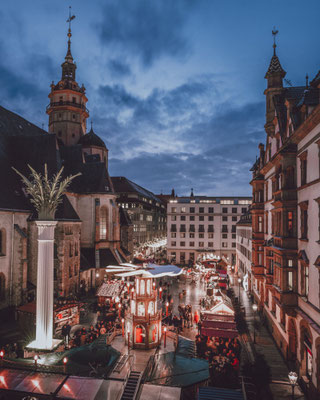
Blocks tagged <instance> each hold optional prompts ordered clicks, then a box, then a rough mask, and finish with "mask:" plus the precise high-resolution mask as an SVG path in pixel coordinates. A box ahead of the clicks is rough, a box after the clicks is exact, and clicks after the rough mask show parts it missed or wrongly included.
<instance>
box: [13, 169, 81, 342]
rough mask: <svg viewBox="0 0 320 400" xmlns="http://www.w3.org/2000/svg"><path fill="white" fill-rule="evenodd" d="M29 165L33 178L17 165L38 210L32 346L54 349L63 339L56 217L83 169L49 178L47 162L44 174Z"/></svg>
mask: <svg viewBox="0 0 320 400" xmlns="http://www.w3.org/2000/svg"><path fill="white" fill-rule="evenodd" d="M28 167H29V169H30V171H31V175H30V179H28V178H26V177H25V176H24V175H23V174H21V172H19V171H17V170H16V169H15V168H13V170H14V171H15V172H16V173H17V174H18V175H19V176H20V177H21V178H22V182H23V184H24V187H25V190H26V193H27V194H28V195H29V196H30V202H31V203H32V204H33V205H34V207H35V209H36V211H37V213H38V220H37V221H36V224H37V226H38V264H37V311H36V340H35V341H33V342H31V343H30V344H29V345H28V347H29V348H34V349H41V350H52V349H53V348H54V347H55V346H56V345H57V344H58V343H59V342H60V340H55V339H53V244H54V229H55V226H56V224H57V222H56V221H54V217H55V213H56V211H57V208H58V205H59V204H60V203H61V202H62V196H63V194H64V192H65V191H66V190H67V188H68V186H69V185H70V183H71V181H72V180H73V179H74V178H75V177H77V176H79V175H81V173H78V174H76V175H71V176H68V177H67V178H65V179H63V180H62V172H63V167H62V168H61V169H60V171H59V172H58V173H57V174H56V175H54V176H53V177H52V179H49V177H48V168H47V164H45V165H44V174H43V175H42V174H40V173H38V172H37V171H36V170H34V169H33V168H32V167H31V166H30V165H28Z"/></svg>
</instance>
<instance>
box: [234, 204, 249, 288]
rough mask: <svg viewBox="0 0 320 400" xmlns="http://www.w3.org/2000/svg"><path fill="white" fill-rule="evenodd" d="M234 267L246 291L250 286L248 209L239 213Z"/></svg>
mask: <svg viewBox="0 0 320 400" xmlns="http://www.w3.org/2000/svg"><path fill="white" fill-rule="evenodd" d="M236 241H237V248H236V267H235V272H236V273H237V274H238V275H239V276H240V277H241V279H242V281H243V287H244V289H245V290H246V291H251V288H252V274H251V263H252V218H251V213H250V209H248V210H247V212H245V213H244V214H243V215H241V217H240V219H239V221H238V222H237V228H236Z"/></svg>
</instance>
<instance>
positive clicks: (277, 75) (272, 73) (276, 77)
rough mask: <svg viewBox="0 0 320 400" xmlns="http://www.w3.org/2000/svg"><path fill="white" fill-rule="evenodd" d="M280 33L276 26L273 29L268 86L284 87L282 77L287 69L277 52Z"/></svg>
mask: <svg viewBox="0 0 320 400" xmlns="http://www.w3.org/2000/svg"><path fill="white" fill-rule="evenodd" d="M278 33H279V31H277V30H276V29H275V28H274V29H273V31H272V35H273V46H272V47H273V56H272V58H271V61H270V65H269V68H268V71H267V73H266V75H265V78H266V79H267V80H268V88H271V87H283V82H282V79H283V78H284V77H285V76H286V71H285V70H284V69H283V68H282V66H281V64H280V61H279V58H278V56H277V53H276V48H277V44H276V36H277V34H278Z"/></svg>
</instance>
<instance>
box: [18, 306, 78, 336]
mask: <svg viewBox="0 0 320 400" xmlns="http://www.w3.org/2000/svg"><path fill="white" fill-rule="evenodd" d="M81 306H82V303H79V302H77V301H70V302H68V301H66V300H64V301H62V302H59V303H56V304H54V310H53V321H54V332H55V333H59V332H60V330H61V328H62V326H63V325H64V324H66V323H68V324H69V325H76V324H78V323H79V315H80V308H81ZM17 320H18V323H19V325H20V326H21V327H22V328H23V329H24V328H25V327H26V326H28V325H29V326H30V325H31V326H35V323H36V303H35V302H32V303H27V304H24V305H23V306H20V307H18V308H17Z"/></svg>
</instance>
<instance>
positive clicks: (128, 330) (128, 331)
mask: <svg viewBox="0 0 320 400" xmlns="http://www.w3.org/2000/svg"><path fill="white" fill-rule="evenodd" d="M127 333H128V353H129V350H130V329H129V328H127Z"/></svg>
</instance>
